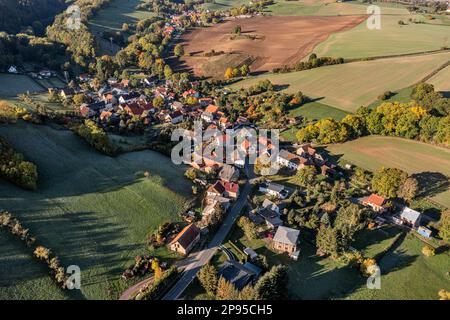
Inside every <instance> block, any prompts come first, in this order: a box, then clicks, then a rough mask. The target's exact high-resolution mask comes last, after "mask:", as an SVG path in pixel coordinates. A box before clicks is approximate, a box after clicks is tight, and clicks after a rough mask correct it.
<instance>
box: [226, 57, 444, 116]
mask: <svg viewBox="0 0 450 320" xmlns="http://www.w3.org/2000/svg"><path fill="white" fill-rule="evenodd" d="M448 59H450V53H449V52H445V53H438V54H432V55H420V56H413V57H407V58H405V57H402V58H390V59H381V60H374V61H361V62H354V63H347V64H342V65H334V66H326V67H321V68H316V69H312V70H306V71H299V72H289V73H282V74H263V75H260V76H257V77H253V78H249V79H248V80H244V81H241V82H238V83H236V84H235V85H233V87H234V88H240V87H248V86H250V85H252V84H255V83H256V82H258V81H259V80H262V79H269V80H270V81H272V82H273V83H274V84H277V85H288V87H287V89H285V90H286V91H288V92H296V91H299V90H300V91H302V92H304V93H306V94H307V95H309V96H311V97H313V98H323V99H321V100H320V102H321V103H324V104H327V105H329V106H332V107H336V108H339V109H342V110H344V111H348V112H354V111H355V110H356V109H357V108H358V107H360V106H361V105H369V104H370V103H371V102H373V101H375V100H376V97H377V96H378V95H380V94H381V93H383V92H384V91H387V90H391V91H395V90H399V89H402V88H405V87H408V86H410V85H412V84H414V83H416V82H418V81H420V80H421V79H422V78H423V77H424V76H426V75H427V74H429V73H431V72H432V71H433V70H435V69H437V68H438V67H439V66H440V65H442V64H443V63H444V62H446V61H447V60H448Z"/></svg>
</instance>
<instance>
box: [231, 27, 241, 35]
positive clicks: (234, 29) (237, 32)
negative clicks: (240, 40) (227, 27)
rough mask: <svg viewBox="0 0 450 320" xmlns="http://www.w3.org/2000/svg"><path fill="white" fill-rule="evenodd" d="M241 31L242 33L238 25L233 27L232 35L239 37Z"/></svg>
mask: <svg viewBox="0 0 450 320" xmlns="http://www.w3.org/2000/svg"><path fill="white" fill-rule="evenodd" d="M241 31H242V28H241V26H240V25H237V26H235V27H234V28H233V33H234V34H237V35H240V34H241Z"/></svg>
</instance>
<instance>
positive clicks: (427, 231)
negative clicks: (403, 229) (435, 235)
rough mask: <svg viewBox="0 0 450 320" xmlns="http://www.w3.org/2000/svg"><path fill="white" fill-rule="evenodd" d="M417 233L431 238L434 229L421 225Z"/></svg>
mask: <svg viewBox="0 0 450 320" xmlns="http://www.w3.org/2000/svg"><path fill="white" fill-rule="evenodd" d="M417 233H418V234H420V235H421V236H423V237H425V238H431V234H432V231H431V230H430V229H428V228H425V227H422V226H420V227H419V228H417Z"/></svg>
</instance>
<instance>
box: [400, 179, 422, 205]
mask: <svg viewBox="0 0 450 320" xmlns="http://www.w3.org/2000/svg"><path fill="white" fill-rule="evenodd" d="M418 189H419V183H418V182H417V180H416V179H414V178H411V177H410V178H408V179H406V180H405V182H404V183H403V184H402V185H401V186H400V190H399V191H398V196H399V197H400V198H403V199H404V200H406V201H411V200H412V199H414V198H415V197H416V195H417V191H418Z"/></svg>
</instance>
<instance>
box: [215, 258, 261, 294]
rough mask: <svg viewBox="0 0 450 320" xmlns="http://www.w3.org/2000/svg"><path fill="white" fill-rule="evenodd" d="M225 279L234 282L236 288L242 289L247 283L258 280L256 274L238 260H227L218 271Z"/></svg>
mask: <svg viewBox="0 0 450 320" xmlns="http://www.w3.org/2000/svg"><path fill="white" fill-rule="evenodd" d="M218 274H219V276H222V277H223V278H224V279H225V280H227V281H229V282H230V283H232V284H233V285H234V286H235V287H236V289H238V290H242V289H243V288H244V287H245V286H246V285H248V284H252V283H253V282H254V281H255V280H256V278H257V277H256V274H255V273H254V272H253V271H251V270H249V269H247V268H246V267H244V265H242V264H241V263H239V262H237V261H231V260H228V261H225V262H224V264H223V266H222V268H221V269H220V270H219V272H218Z"/></svg>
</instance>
